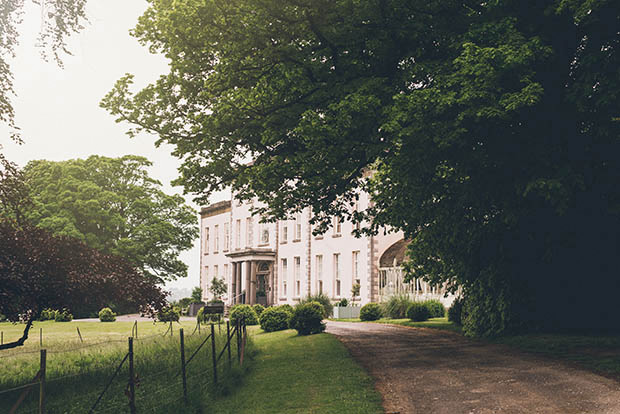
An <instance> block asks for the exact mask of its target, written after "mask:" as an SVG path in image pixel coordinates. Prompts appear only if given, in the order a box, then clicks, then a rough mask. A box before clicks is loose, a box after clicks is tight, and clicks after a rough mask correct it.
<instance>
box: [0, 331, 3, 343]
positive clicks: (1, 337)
mask: <svg viewBox="0 0 620 414" xmlns="http://www.w3.org/2000/svg"><path fill="white" fill-rule="evenodd" d="M0 345H4V331H2V332H0Z"/></svg>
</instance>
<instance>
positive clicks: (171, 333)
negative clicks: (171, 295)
mask: <svg viewBox="0 0 620 414" xmlns="http://www.w3.org/2000/svg"><path fill="white" fill-rule="evenodd" d="M170 336H172V321H170Z"/></svg>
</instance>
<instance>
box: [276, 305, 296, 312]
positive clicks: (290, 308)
mask: <svg viewBox="0 0 620 414" xmlns="http://www.w3.org/2000/svg"><path fill="white" fill-rule="evenodd" d="M278 308H280V309H286V311H287V312H289V313H290V314H291V315H292V314H293V310H294V309H293V307H292V306H291V305H289V304H288V303H285V304H284V305H280V306H278Z"/></svg>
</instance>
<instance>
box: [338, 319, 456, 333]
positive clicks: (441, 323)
mask: <svg viewBox="0 0 620 414" xmlns="http://www.w3.org/2000/svg"><path fill="white" fill-rule="evenodd" d="M331 320H333V321H338V322H361V320H360V319H359V318H355V319H331ZM372 323H382V324H391V325H402V326H412V327H414V328H432V329H443V330H446V331H453V332H458V333H461V327H460V326H458V325H455V324H453V323H452V322H448V318H447V317H444V318H431V319H429V320H427V321H424V322H413V321H412V320H411V319H390V318H381V319H379V320H376V321H372Z"/></svg>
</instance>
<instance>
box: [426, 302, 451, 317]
mask: <svg viewBox="0 0 620 414" xmlns="http://www.w3.org/2000/svg"><path fill="white" fill-rule="evenodd" d="M423 303H424V304H425V305H426V306H427V307H428V310H429V312H430V313H431V318H443V317H444V316H446V308H445V307H444V306H443V303H441V302H440V301H438V300H437V299H429V300H425V301H424V302H423Z"/></svg>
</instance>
